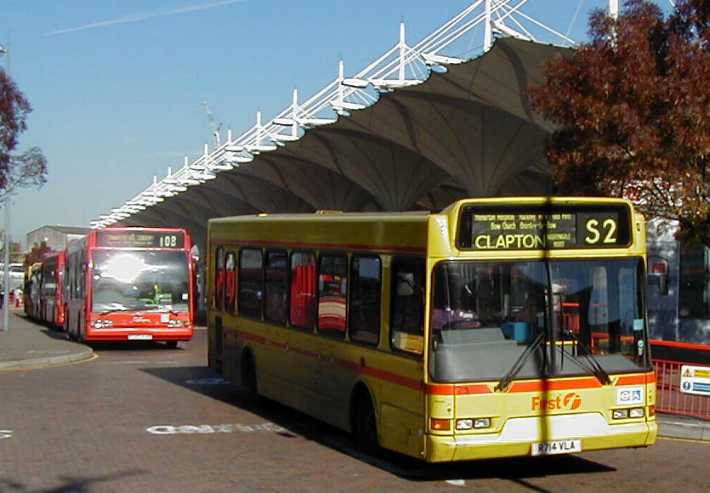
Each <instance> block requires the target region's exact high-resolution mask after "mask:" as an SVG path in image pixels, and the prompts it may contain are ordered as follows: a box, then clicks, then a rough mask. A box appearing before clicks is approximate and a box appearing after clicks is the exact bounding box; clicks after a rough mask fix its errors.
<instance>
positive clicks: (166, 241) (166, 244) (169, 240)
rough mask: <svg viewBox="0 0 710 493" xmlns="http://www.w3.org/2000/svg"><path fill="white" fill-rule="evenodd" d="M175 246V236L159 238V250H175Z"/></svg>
mask: <svg viewBox="0 0 710 493" xmlns="http://www.w3.org/2000/svg"><path fill="white" fill-rule="evenodd" d="M176 245H177V236H175V235H164V236H161V237H160V247H161V248H175V246H176Z"/></svg>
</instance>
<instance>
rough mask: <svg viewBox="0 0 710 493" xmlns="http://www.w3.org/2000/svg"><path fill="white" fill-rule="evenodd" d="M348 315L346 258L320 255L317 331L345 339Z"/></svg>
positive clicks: (343, 256)
mask: <svg viewBox="0 0 710 493" xmlns="http://www.w3.org/2000/svg"><path fill="white" fill-rule="evenodd" d="M347 313H348V257H346V256H345V255H330V254H326V255H321V257H320V264H319V269H318V331H319V332H320V333H323V334H327V335H332V336H334V337H337V338H339V339H344V338H345V327H346V321H347Z"/></svg>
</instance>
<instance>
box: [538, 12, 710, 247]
mask: <svg viewBox="0 0 710 493" xmlns="http://www.w3.org/2000/svg"><path fill="white" fill-rule="evenodd" d="M589 28H590V29H589V35H590V38H591V40H590V41H589V42H588V43H586V44H583V45H581V46H579V47H578V48H577V49H576V50H574V51H572V52H571V53H569V54H566V55H564V56H558V57H556V58H554V59H553V60H551V61H550V62H549V63H548V65H547V69H546V80H545V82H544V84H543V85H541V86H539V87H536V88H533V89H532V90H531V94H530V95H531V99H532V102H533V106H534V107H535V109H536V110H537V111H539V112H540V113H541V114H542V115H544V116H545V118H547V119H548V120H550V121H551V122H553V123H554V124H556V125H557V130H556V131H555V132H554V133H553V134H552V135H551V137H550V139H549V140H548V142H547V158H548V161H549V162H550V164H551V165H552V170H553V179H554V183H555V185H556V187H557V191H558V192H559V193H572V194H577V195H600V194H601V195H610V196H626V197H628V198H631V199H632V200H634V201H635V202H636V203H637V204H638V205H639V207H640V209H641V210H642V211H643V212H644V213H645V214H647V216H650V217H657V218H662V219H670V220H677V221H678V222H679V224H680V226H681V236H683V237H684V238H686V239H692V238H694V239H699V240H701V241H702V242H703V243H704V244H705V245H707V246H709V247H710V163H709V161H708V160H709V159H710V0H678V1H677V2H676V7H675V10H674V12H673V13H672V14H671V15H670V16H668V17H667V18H666V17H664V15H663V13H662V11H661V10H660V9H659V7H657V6H656V5H654V4H653V3H650V2H649V1H646V0H629V1H627V2H626V3H625V5H624V10H623V12H622V15H621V16H620V17H619V18H618V19H617V20H614V19H612V18H610V17H609V16H607V15H606V12H604V11H601V10H597V11H595V12H593V13H592V15H591V17H590V21H589Z"/></svg>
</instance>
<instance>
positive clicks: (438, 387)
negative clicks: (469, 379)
mask: <svg viewBox="0 0 710 493" xmlns="http://www.w3.org/2000/svg"><path fill="white" fill-rule="evenodd" d="M491 392H492V391H491V388H490V387H489V386H488V385H486V384H484V383H474V384H468V385H453V384H436V383H430V384H428V385H427V386H426V393H427V394H430V395H467V394H490V393H491Z"/></svg>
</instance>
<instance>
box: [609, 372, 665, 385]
mask: <svg viewBox="0 0 710 493" xmlns="http://www.w3.org/2000/svg"><path fill="white" fill-rule="evenodd" d="M655 381H656V374H655V373H647V374H643V375H624V376H621V377H619V380H617V381H616V385H645V384H647V383H654V382H655Z"/></svg>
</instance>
